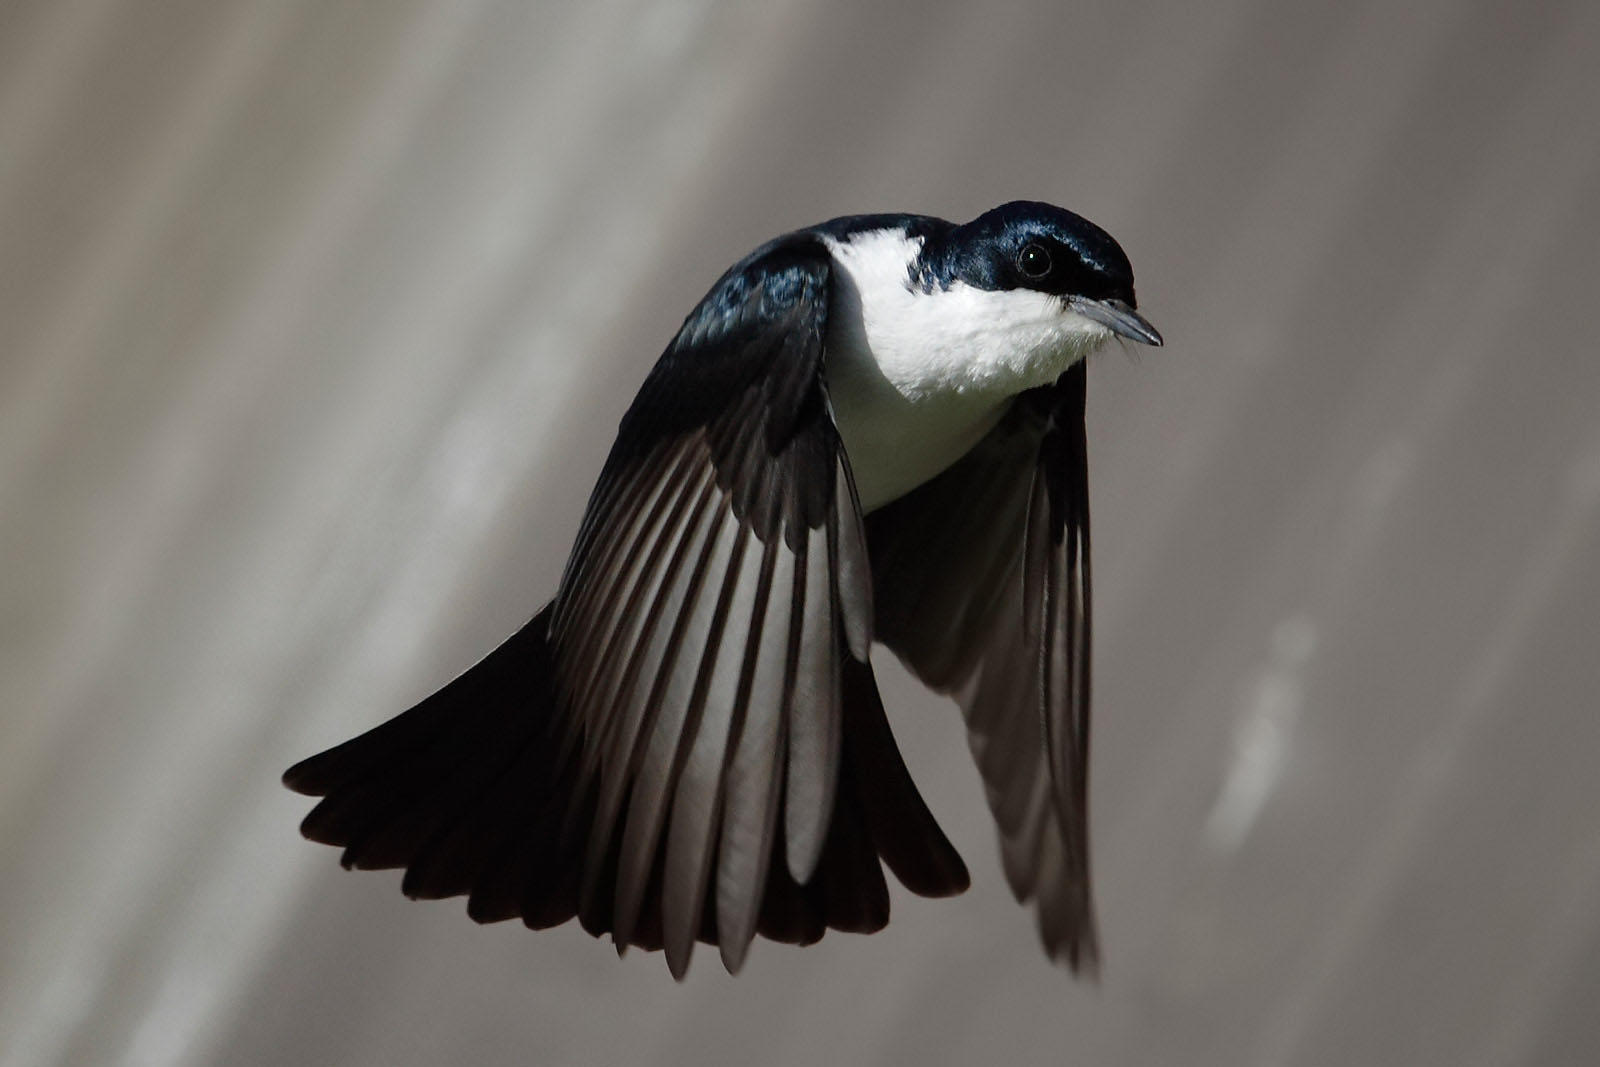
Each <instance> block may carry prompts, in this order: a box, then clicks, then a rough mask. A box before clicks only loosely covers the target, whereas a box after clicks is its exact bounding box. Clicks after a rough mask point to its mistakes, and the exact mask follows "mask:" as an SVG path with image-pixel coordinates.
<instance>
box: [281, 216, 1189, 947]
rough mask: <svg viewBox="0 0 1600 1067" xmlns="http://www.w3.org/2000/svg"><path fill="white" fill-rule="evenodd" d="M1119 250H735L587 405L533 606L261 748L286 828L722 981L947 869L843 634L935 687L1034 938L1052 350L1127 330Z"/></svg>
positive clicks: (1064, 544) (1047, 242)
mask: <svg viewBox="0 0 1600 1067" xmlns="http://www.w3.org/2000/svg"><path fill="white" fill-rule="evenodd" d="M1135 306H1136V304H1135V299H1134V291H1133V270H1132V268H1131V267H1130V266H1129V263H1128V258H1127V256H1126V255H1125V254H1124V253H1123V251H1122V248H1121V247H1120V246H1119V245H1118V244H1117V242H1116V241H1115V240H1113V239H1112V238H1111V236H1110V235H1109V234H1107V233H1106V232H1105V231H1104V230H1101V229H1100V228H1099V227H1097V226H1095V225H1094V224H1093V223H1091V222H1089V221H1088V220H1086V219H1083V218H1081V217H1079V216H1078V215H1075V214H1073V213H1071V212H1069V211H1065V210H1063V209H1061V208H1057V207H1053V206H1051V205H1049V204H1042V203H1035V202H1026V201H1018V202H1013V203H1008V204H1004V205H1002V206H1000V207H997V208H995V209H994V210H992V211H989V212H986V213H985V214H983V215H980V216H979V217H978V218H976V219H974V220H972V221H971V222H968V223H965V224H961V225H957V224H953V223H950V222H946V221H944V220H942V219H937V218H931V217H927V216H921V215H858V216H850V217H847V218H840V219H835V220H833V221H831V222H825V223H822V224H821V225H817V226H811V227H808V228H806V229H801V230H796V231H794V232H793V233H789V234H785V235H784V236H782V237H779V238H776V239H775V240H772V241H769V242H768V243H767V244H765V245H762V246H761V247H760V248H758V249H756V250H755V251H754V252H752V253H750V254H749V255H748V256H746V257H744V258H743V259H741V260H740V261H739V262H737V263H735V264H734V265H733V266H732V267H730V268H729V269H728V271H727V272H726V273H724V274H723V275H722V277H721V278H719V279H718V280H717V282H716V284H714V285H713V286H712V287H711V290H710V292H709V293H707V294H706V296H705V298H704V299H703V300H701V301H700V303H699V304H698V305H697V306H696V307H695V309H694V310H693V311H691V312H690V313H689V316H688V318H687V319H685V320H684V323H683V325H682V327H681V328H680V329H679V330H678V333H677V335H676V336H675V337H674V338H673V340H672V342H671V343H670V344H669V345H668V346H667V348H666V351H665V352H664V353H663V354H662V356H661V358H660V359H659V361H657V363H656V365H655V367H654V369H652V370H651V371H650V373H649V375H648V376H647V377H646V379H645V382H644V385H643V386H642V387H641V388H640V390H639V393H638V396H637V397H636V398H635V399H634V401H633V404H632V406H631V407H629V409H628V411H627V413H626V414H625V415H624V416H623V418H622V422H621V425H620V427H619V429H618V432H617V440H616V443H615V445H614V446H613V447H612V450H611V454H610V456H609V457H608V458H607V460H606V463H605V466H604V468H603V469H602V471H601V473H600V478H599V482H598V484H597V485H596V486H595V489H594V492H593V494H592V495H591V497H590V499H589V503H588V507H587V510H586V511H585V513H584V517H583V520H582V523H581V526H580V528H579V532H578V535H577V540H576V544H575V545H574V547H573V549H572V554H571V557H570V558H569V560H568V563H567V566H566V571H565V573H564V575H563V576H562V579H561V584H560V586H559V588H558V589H557V591H556V594H555V597H554V599H553V600H551V601H550V602H549V603H548V604H546V605H545V606H544V607H543V608H542V609H541V610H540V611H539V612H538V613H537V614H536V615H534V617H533V619H532V620H531V621H530V622H529V623H528V624H527V625H526V626H524V627H523V628H522V629H521V630H519V631H518V632H517V633H515V634H513V635H512V636H511V637H510V638H509V639H507V640H506V642H505V643H504V644H502V645H501V646H500V647H499V648H497V649H495V650H494V651H493V652H491V653H489V655H488V656H487V657H485V658H484V659H483V660H481V661H480V662H479V663H478V664H477V665H476V666H474V667H472V668H471V669H470V670H468V671H467V672H466V673H465V674H462V675H461V676H460V677H458V678H457V679H456V680H455V681H453V682H451V683H450V684H448V685H446V686H445V687H444V688H443V689H441V690H439V691H438V692H436V693H434V694H433V695H432V696H430V697H428V698H427V699H425V700H423V701H422V702H421V703H420V704H418V705H417V706H416V707H414V708H412V709H410V710H409V711H406V712H404V713H403V714H401V715H399V716H397V717H396V718H394V719H391V720H390V721H388V722H386V723H384V724H382V725H380V726H378V727H376V728H374V729H372V730H370V731H368V732H367V733H365V734H362V735H360V736H358V737H355V738H353V739H351V740H349V741H346V742H345V743H344V744H341V745H338V746H337V747H335V748H331V749H329V750H328V751H326V752H323V753H321V754H320V755H316V756H312V757H310V758H309V759H306V760H304V761H302V762H301V763H298V764H296V765H295V766H293V767H291V768H290V769H289V770H288V771H287V772H286V773H285V774H284V782H285V784H286V785H288V787H289V788H291V789H294V790H296V791H298V792H301V793H305V794H309V795H311V796H318V797H322V798H323V799H322V800H321V801H320V802H319V803H318V804H317V805H316V807H315V808H314V809H313V810H312V811H311V813H310V814H309V815H308V816H307V817H306V819H305V821H304V823H303V824H302V826H301V829H302V831H303V832H304V834H305V836H307V837H308V838H310V839H312V840H313V841H320V842H324V843H327V844H331V845H338V846H341V847H343V848H344V855H343V863H344V865H345V866H346V867H359V868H405V876H404V881H403V883H402V889H403V890H404V892H405V893H406V894H407V895H409V896H411V897H416V898H429V899H434V898H442V897H451V896H459V895H466V896H467V898H468V900H467V912H468V914H469V915H470V916H471V917H472V918H473V919H476V920H477V921H479V922H494V921H498V920H504V919H511V918H518V917H520V918H521V919H522V920H523V922H524V923H526V924H527V925H528V926H529V927H532V928H535V929H543V928H547V927H552V926H557V925H559V924H561V923H564V922H566V921H567V920H569V919H572V918H573V917H576V918H577V919H578V921H579V922H580V923H581V924H582V926H583V928H584V929H585V930H587V931H588V932H590V933H591V934H593V935H595V936H597V937H598V936H602V935H605V934H610V936H611V938H612V939H613V941H614V942H615V944H616V947H617V950H618V952H621V951H623V950H625V949H626V948H627V947H628V946H630V945H637V946H640V947H641V948H644V949H650V950H655V949H663V950H664V951H665V955H666V960H667V964H668V966H669V968H670V969H671V971H672V973H673V975H674V976H676V977H679V978H681V977H682V976H683V974H684V973H685V970H686V969H687V967H688V965H689V959H690V954H691V952H692V951H693V948H694V945H695V942H696V941H702V942H706V943H708V944H714V945H716V946H717V948H718V950H719V952H720V954H721V957H722V962H723V964H724V966H725V967H726V968H727V969H728V971H729V972H730V973H733V972H736V971H737V970H738V969H739V967H740V966H741V964H742V963H743V961H744V959H745V956H746V953H747V951H748V949H749V946H750V944H751V942H752V941H753V939H754V937H755V935H757V934H760V935H761V936H763V937H766V938H770V939H772V940H776V941H782V942H790V943H797V944H810V943H812V942H815V941H816V940H818V939H819V938H821V937H822V936H823V934H824V933H825V932H826V931H827V930H828V929H830V928H831V929H837V930H846V931H855V932H871V931H875V930H879V929H881V928H882V927H883V926H884V925H885V924H886V923H887V922H888V918H889V895H888V888H887V885H886V882H885V879H884V874H883V867H884V865H887V866H888V868H889V870H891V871H892V872H893V873H894V874H895V876H896V877H897V878H898V879H899V880H900V881H901V882H902V883H903V884H904V885H905V886H906V887H907V888H908V889H910V890H911V891H913V892H915V893H918V894H922V895H925V896H946V895H951V894H954V893H959V892H961V891H962V890H964V889H965V888H966V887H967V885H968V882H969V879H968V874H967V870H966V867H965V865H964V864H963V863H962V860H961V857H960V856H959V855H958V854H957V853H956V851H955V849H954V848H953V847H952V845H951V844H950V842H949V841H948V839H947V838H946V837H945V835H944V833H943V831H941V830H940V828H939V826H938V824H937V823H936V822H935V821H934V819H933V817H932V815H931V814H930V813H929V811H928V809H927V807H926V805H925V804H924V802H923V800H922V797H921V795H920V794H919V793H918V791H917V788H916V786H915V785H914V784H913V782H912V780H911V778H910V775H909V773H908V772H907V769H906V766H905V763H904V762H903V760H902V759H901V756H900V752H899V749H898V748H897V747H896V744H895V741H894V738H893V736H892V735H891V733H890V730H889V724H888V721H887V719H886V718H885V716H884V710H883V704H882V702H881V700H880V698H879V695H878V688H877V683H876V680H875V678H874V675H873V667H872V661H871V659H870V656H869V652H870V650H871V647H872V645H873V643H874V641H877V642H881V643H882V644H883V645H885V646H886V647H887V648H888V649H889V650H890V651H892V652H893V653H894V654H895V655H897V656H898V657H899V658H900V659H901V661H902V662H904V663H905V665H906V666H907V667H908V668H909V669H910V670H911V672H912V673H913V674H915V675H916V676H917V677H918V678H920V679H921V680H922V681H923V682H925V683H926V684H927V685H929V686H930V687H932V688H933V689H935V690H938V691H940V692H944V693H950V694H952V695H954V696H955V698H956V700H957V702H958V703H959V704H960V706H961V708H962V711H963V713H964V715H965V718H966V723H967V728H968V732H969V737H970V741H971V749H972V753H973V756H974V757H975V759H976V760H977V763H978V767H979V770H980V771H981V773H982V776H983V780H984V784H985V791H986V793H987V797H988V802H989V806H990V808H991V810H992V812H993V815H994V818H995V821H996V823H997V824H998V829H999V834H1000V844H1001V856H1002V861H1003V866H1004V870H1005V875H1006V878H1007V880H1008V882H1009V883H1010V886H1011V889H1012V891H1013V892H1014V894H1015V895H1016V897H1017V899H1018V900H1019V901H1022V902H1027V901H1029V900H1032V901H1034V902H1035V906H1036V908H1037V912H1038V925H1039V932H1040V936H1041V938H1042V940H1043V942H1044V946H1045V949H1046V951H1047V952H1048V953H1049V954H1050V956H1051V957H1052V958H1054V959H1057V960H1060V961H1064V962H1065V963H1067V964H1069V965H1070V966H1071V967H1072V968H1073V969H1074V970H1082V969H1092V968H1093V967H1094V965H1095V963H1096V961H1097V959H1098V944H1097V939H1096V932H1095V919H1094V907H1093V902H1092V897H1091V893H1090V878H1089V840H1088V755H1089V689H1090V684H1089V674H1090V642H1089V618H1090V582H1089V487H1088V480H1087V469H1088V461H1087V454H1086V447H1085V432H1084V397H1085V378H1086V375H1085V360H1086V357H1087V356H1088V355H1089V354H1090V353H1091V352H1093V351H1094V350H1096V349H1097V348H1099V347H1100V346H1102V345H1103V344H1105V343H1106V342H1107V341H1108V340H1110V339H1111V338H1113V337H1121V338H1126V339H1128V340H1131V341H1135V342H1138V343H1141V344H1148V345H1159V344H1161V343H1162V342H1161V335H1160V334H1159V333H1157V332H1156V329H1155V327H1154V326H1152V325H1151V324H1150V323H1149V322H1148V321H1146V320H1145V318H1144V317H1143V316H1141V315H1140V314H1139V313H1138V311H1136V310H1135Z"/></svg>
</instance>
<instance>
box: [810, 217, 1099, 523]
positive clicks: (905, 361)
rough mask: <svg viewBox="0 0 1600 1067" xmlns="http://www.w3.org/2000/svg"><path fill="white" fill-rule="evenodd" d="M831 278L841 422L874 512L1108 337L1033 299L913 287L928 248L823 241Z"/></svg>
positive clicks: (878, 234)
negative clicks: (914, 265) (914, 267)
mask: <svg viewBox="0 0 1600 1067" xmlns="http://www.w3.org/2000/svg"><path fill="white" fill-rule="evenodd" d="M827 243H828V248H829V251H830V252H832V254H833V259H834V263H835V266H836V269H835V271H834V280H833V296H832V301H831V303H830V305H829V309H828V337H827V375H828V391H829V395H830V396H831V398H832V401H833V409H834V418H835V421H836V422H837V423H838V426H839V433H840V435H841V436H842V437H843V438H844V445H845V451H846V452H847V453H848V454H849V456H850V464H851V467H852V469H853V470H854V472H855V479H856V489H857V491H858V492H859V493H860V496H861V505H862V507H863V508H864V509H865V510H868V511H870V510H872V509H873V508H876V507H878V506H879V505H881V504H886V503H888V502H889V501H891V500H893V499H895V498H896V497H898V496H902V495H903V494H905V493H907V492H909V491H911V490H912V489H915V488H916V487H917V486H919V485H921V484H922V483H923V482H925V481H927V480H928V479H930V478H932V477H933V476H934V475H936V474H938V473H939V472H940V471H942V470H944V469H945V468H946V467H948V466H950V464H952V463H954V462H955V461H956V460H957V459H960V458H961V456H962V455H963V454H965V453H966V451H967V450H968V449H969V448H971V447H972V446H973V445H975V444H976V443H977V442H978V441H979V439H981V438H982V437H983V435H984V434H986V433H988V432H989V430H990V429H991V428H992V427H993V426H994V424H995V423H996V422H998V421H999V419H1000V416H1001V415H1003V414H1004V413H1005V409H1006V405H1007V404H1008V403H1009V401H1010V400H1011V398H1012V397H1014V396H1016V395H1017V394H1018V393H1021V392H1023V391H1024V390H1027V389H1031V388H1033V387H1035V386H1039V385H1046V384H1049V383H1050V382H1053V381H1055V379H1056V378H1057V377H1059V376H1060V374H1061V372H1062V371H1064V370H1066V369H1067V367H1068V366H1070V365H1071V364H1072V363H1073V362H1074V361H1075V360H1078V359H1082V358H1083V357H1084V356H1086V355H1087V354H1088V353H1089V352H1091V351H1093V350H1094V349H1096V348H1098V347H1100V345H1102V344H1104V343H1105V341H1106V340H1107V339H1108V338H1109V337H1110V336H1111V332H1110V331H1109V330H1107V329H1106V328H1105V327H1103V326H1101V325H1099V324H1098V323H1095V322H1091V321H1090V320H1088V319H1086V318H1084V317H1083V316H1081V315H1078V314H1075V313H1074V312H1071V311H1068V310H1067V309H1066V307H1065V305H1064V304H1063V302H1062V301H1061V299H1060V298H1058V297H1054V296H1049V295H1047V294H1044V293H1037V292H1034V291H1032V290H1024V289H1017V290H1007V291H991V290H986V289H977V288H974V287H972V286H970V285H967V284H966V283H964V282H957V283H955V284H954V285H952V286H951V287H950V288H949V289H936V290H935V291H933V292H931V293H925V292H922V291H921V290H920V289H917V288H913V287H912V286H911V284H910V282H909V277H910V275H909V266H910V264H911V262H912V260H913V259H914V258H915V257H916V255H917V253H918V251H919V250H920V248H921V239H920V238H918V239H915V240H911V239H907V238H906V237H905V236H904V235H903V234H901V233H900V232H898V231H896V230H875V231H872V232H870V233H864V234H858V235H856V236H855V237H853V238H852V239H851V240H849V241H835V240H832V239H827Z"/></svg>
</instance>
